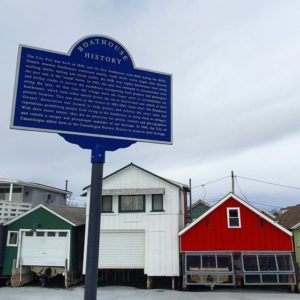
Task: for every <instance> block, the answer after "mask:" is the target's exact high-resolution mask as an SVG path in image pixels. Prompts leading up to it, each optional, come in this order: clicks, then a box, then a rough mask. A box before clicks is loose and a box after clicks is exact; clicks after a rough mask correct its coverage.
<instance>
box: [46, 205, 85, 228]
mask: <svg viewBox="0 0 300 300" xmlns="http://www.w3.org/2000/svg"><path fill="white" fill-rule="evenodd" d="M46 207H47V208H49V209H50V210H52V211H53V212H55V213H57V214H58V215H60V216H61V217H63V218H65V219H67V220H69V221H70V222H72V223H73V224H75V225H76V226H80V225H84V224H85V208H81V207H70V206H54V205H47V206H46Z"/></svg>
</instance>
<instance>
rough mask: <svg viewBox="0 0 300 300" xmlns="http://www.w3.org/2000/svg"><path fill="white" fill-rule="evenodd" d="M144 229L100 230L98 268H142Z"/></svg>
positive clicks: (143, 259)
mask: <svg viewBox="0 0 300 300" xmlns="http://www.w3.org/2000/svg"><path fill="white" fill-rule="evenodd" d="M144 261H145V232H144V231H101V235H100V251H99V263H98V266H99V268H102V269H144Z"/></svg>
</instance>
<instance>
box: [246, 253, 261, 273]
mask: <svg viewBox="0 0 300 300" xmlns="http://www.w3.org/2000/svg"><path fill="white" fill-rule="evenodd" d="M243 264H244V269H245V271H258V265H257V256H256V255H245V256H243Z"/></svg>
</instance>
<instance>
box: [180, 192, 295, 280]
mask: <svg viewBox="0 0 300 300" xmlns="http://www.w3.org/2000/svg"><path fill="white" fill-rule="evenodd" d="M179 240H180V251H181V253H182V267H183V281H184V285H235V284H240V283H243V284H244V285H275V284H280V285H293V284H295V271H294V265H293V260H292V252H293V242H292V233H291V232H290V231H288V230H286V229H285V228H283V227H282V226H280V225H279V224H277V223H276V222H274V221H273V220H271V219H270V218H268V217H267V216H265V215H264V214H262V213H260V212H259V211H258V210H257V209H255V208H254V207H253V206H251V205H250V204H249V203H247V202H245V201H244V200H242V199H240V198H239V197H237V196H236V195H234V194H232V193H230V194H228V195H227V196H226V197H225V198H223V199H222V200H220V201H219V202H218V203H217V204H216V205H214V206H213V207H211V208H210V209H209V210H208V211H207V212H205V213H204V214H203V215H201V216H200V217H199V218H198V219H196V220H195V221H193V222H192V223H191V224H189V225H188V226H187V227H185V228H184V229H183V230H182V231H181V232H180V233H179Z"/></svg>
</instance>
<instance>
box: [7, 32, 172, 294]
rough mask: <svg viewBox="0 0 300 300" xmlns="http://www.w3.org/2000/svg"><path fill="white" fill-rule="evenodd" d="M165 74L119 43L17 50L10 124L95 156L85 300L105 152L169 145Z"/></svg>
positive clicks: (93, 286) (92, 280)
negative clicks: (140, 63)
mask: <svg viewBox="0 0 300 300" xmlns="http://www.w3.org/2000/svg"><path fill="white" fill-rule="evenodd" d="M171 84H172V77H171V75H170V74H166V73H159V72H153V71H149V70H143V69H137V68H135V66H134V62H133V60H132V57H131V55H130V53H129V52H128V51H127V50H126V48H125V47H124V46H122V45H121V44H120V43H119V42H117V41H116V40H114V39H112V38H110V37H107V36H100V35H93V36H88V37H84V38H82V39H80V40H79V41H77V42H76V43H75V44H74V45H73V46H72V47H71V49H70V51H69V53H68V54H65V53H59V52H54V51H49V50H44V49H39V48H35V47H29V46H24V45H21V46H20V47H19V52H18V62H17V72H16V80H15V90H14V99H13V107H12V116H11V125H10V127H11V128H13V129H21V130H33V131H41V132H52V133H58V134H59V135H60V136H62V137H63V138H64V139H65V140H66V141H67V142H70V143H73V144H76V145H78V146H80V147H81V148H84V149H91V150H92V179H91V199H90V210H89V222H88V224H87V225H88V240H87V249H86V258H87V259H86V277H85V296H84V297H85V298H84V299H85V300H96V297H97V282H98V256H99V240H100V221H101V207H102V180H103V178H102V177H103V164H104V161H105V151H115V150H117V149H120V148H125V147H129V146H130V145H132V144H133V143H135V142H137V141H142V142H152V143H162V144H172V103H171V98H172V97H171Z"/></svg>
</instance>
